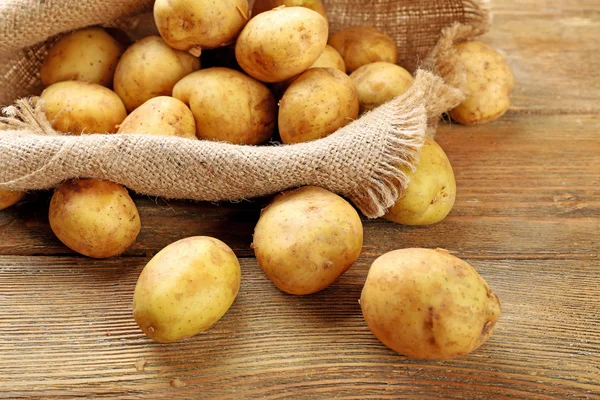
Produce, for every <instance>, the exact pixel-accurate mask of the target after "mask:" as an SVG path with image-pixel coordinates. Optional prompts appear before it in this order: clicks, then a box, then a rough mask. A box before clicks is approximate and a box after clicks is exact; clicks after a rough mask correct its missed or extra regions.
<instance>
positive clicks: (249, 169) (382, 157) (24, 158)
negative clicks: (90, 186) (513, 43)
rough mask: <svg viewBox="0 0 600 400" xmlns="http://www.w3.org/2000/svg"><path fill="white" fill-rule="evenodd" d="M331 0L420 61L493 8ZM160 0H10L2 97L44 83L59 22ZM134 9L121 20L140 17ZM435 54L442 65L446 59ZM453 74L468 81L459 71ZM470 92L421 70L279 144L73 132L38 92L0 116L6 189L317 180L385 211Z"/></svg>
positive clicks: (240, 185)
mask: <svg viewBox="0 0 600 400" xmlns="http://www.w3.org/2000/svg"><path fill="white" fill-rule="evenodd" d="M326 3H327V6H328V10H329V15H330V19H331V24H332V32H334V31H336V30H339V29H340V28H341V27H344V26H351V25H359V24H366V25H375V26H378V27H380V28H382V29H384V30H385V31H387V32H388V33H389V34H390V35H392V36H393V37H394V38H395V39H396V41H397V42H398V44H399V49H400V64H401V65H403V66H405V67H407V68H409V69H414V68H415V67H416V66H417V65H418V64H420V63H421V62H422V61H423V60H426V56H427V55H428V54H429V53H430V52H431V50H432V48H433V47H434V46H435V45H436V43H437V42H438V40H439V39H440V33H441V30H442V28H444V27H447V26H450V25H452V24H453V23H456V22H460V23H464V24H467V26H470V27H474V28H472V32H473V34H475V33H477V34H478V33H481V32H483V31H484V30H485V28H486V27H487V23H488V20H487V12H486V10H485V8H484V7H482V6H481V2H480V1H476V0H423V1H414V0H371V1H367V2H365V1H358V0H329V1H327V2H326ZM365 3H366V4H365ZM150 5H151V1H149V0H119V1H117V0H104V1H100V0H79V1H74V0H57V1H52V2H50V1H47V2H40V1H38V0H11V1H8V2H1V3H0V79H1V82H0V83H1V85H0V104H2V103H9V102H12V101H13V100H15V99H16V98H18V97H21V96H25V95H31V94H36V93H37V92H39V90H40V89H41V88H40V85H39V66H40V64H41V61H42V59H43V57H44V55H45V51H46V49H47V47H48V45H49V43H51V42H52V40H53V38H55V37H56V35H58V34H59V33H61V32H66V31H69V30H72V29H76V28H80V27H84V26H88V25H92V24H110V23H113V22H114V20H115V19H117V18H123V17H127V16H129V15H132V14H136V13H138V12H140V11H144V10H147V9H148V6H150ZM133 20H135V19H133ZM125 21H126V22H125V23H121V24H119V25H120V26H123V25H124V24H125V25H126V24H127V23H129V22H130V21H131V20H130V19H125ZM439 53H440V54H441V53H442V51H441V50H439ZM427 60H428V61H427V65H429V68H430V69H431V70H437V64H436V62H434V61H432V58H431V57H430V58H429V59H427ZM440 65H441V64H440ZM454 75H456V72H454ZM444 76H445V77H446V78H447V79H448V80H449V81H451V82H457V80H456V79H454V78H452V74H446V75H444ZM463 96H464V95H463V93H462V92H461V90H460V87H458V88H457V87H455V86H449V85H447V84H446V83H444V81H443V80H442V79H440V78H438V77H435V76H434V75H432V74H431V73H428V72H424V71H419V72H418V73H417V75H416V81H415V84H414V86H413V87H412V88H411V90H409V92H407V93H406V94H405V95H403V96H401V97H399V98H397V99H395V100H394V101H392V102H390V103H389V104H387V105H384V106H382V107H380V108H379V109H377V110H375V111H373V112H371V113H369V114H367V115H365V116H363V117H362V118H361V119H360V120H358V121H355V122H354V123H352V124H350V125H349V126H347V127H345V128H343V129H341V130H340V131H338V132H337V133H335V134H334V135H331V136H330V137H328V138H325V139H322V140H319V141H315V142H312V143H307V144H300V145H293V146H271V147H250V146H233V145H229V144H223V143H211V142H205V141H189V140H185V139H179V138H167V137H156V136H151V137H150V136H144V135H85V136H64V135H59V134H57V133H56V132H54V131H53V130H52V129H51V127H50V125H49V124H48V122H47V121H46V120H45V119H44V117H43V115H42V113H41V112H40V110H39V107H36V103H35V102H36V100H35V99H33V100H31V101H28V100H27V101H21V102H20V103H19V104H18V106H13V107H10V108H8V109H7V111H6V116H5V117H4V118H2V120H1V121H0V129H4V130H5V131H4V132H0V189H5V190H35V189H48V188H52V187H55V186H56V185H58V184H59V183H60V182H61V181H63V180H64V179H68V178H74V177H90V178H97V179H106V180H110V181H113V182H117V183H121V184H123V185H125V186H127V187H129V188H131V189H133V190H134V191H136V192H139V193H143V194H148V195H153V196H163V197H167V198H185V199H195V200H209V201H219V200H239V199H243V198H252V197H258V196H263V195H267V194H271V193H275V192H278V191H281V190H284V189H287V188H291V187H296V186H302V185H317V186H321V187H324V188H327V189H329V190H331V191H334V192H336V193H340V194H342V195H345V196H347V197H348V198H349V199H350V200H351V201H353V202H354V203H355V204H356V205H357V206H358V207H359V208H360V209H361V211H362V212H363V213H364V214H365V215H367V216H369V217H378V216H381V215H383V213H384V212H385V210H386V209H387V208H388V207H390V206H391V205H393V203H394V202H395V201H396V199H397V197H398V195H399V194H400V193H401V191H402V190H403V188H404V187H405V186H406V184H407V182H408V179H407V176H406V174H405V173H404V171H406V170H410V169H414V165H415V163H416V162H417V160H418V154H419V150H420V147H421V146H422V143H423V140H424V136H425V134H426V131H427V124H428V121H429V123H430V127H431V125H432V124H435V122H436V121H437V119H438V118H439V115H440V114H441V113H442V112H444V111H446V110H448V109H449V108H452V107H454V106H456V105H457V104H458V103H459V102H460V101H461V100H462V98H463Z"/></svg>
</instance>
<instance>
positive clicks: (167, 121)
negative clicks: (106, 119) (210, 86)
mask: <svg viewBox="0 0 600 400" xmlns="http://www.w3.org/2000/svg"><path fill="white" fill-rule="evenodd" d="M117 133H145V134H147V135H166V136H179V137H183V138H188V139H196V123H195V122H194V115H193V114H192V112H191V111H190V109H189V108H188V107H187V106H186V105H185V104H184V103H182V102H181V101H179V100H177V99H175V98H173V97H167V96H160V97H155V98H153V99H150V100H148V101H147V102H145V103H144V104H142V105H141V106H139V107H138V108H136V109H135V110H134V111H133V112H132V113H131V114H129V115H128V116H127V118H125V121H123V123H122V124H121V126H120V127H119V130H118V131H117Z"/></svg>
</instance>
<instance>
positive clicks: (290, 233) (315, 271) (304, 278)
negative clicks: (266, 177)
mask: <svg viewBox="0 0 600 400" xmlns="http://www.w3.org/2000/svg"><path fill="white" fill-rule="evenodd" d="M362 242H363V228H362V223H361V220H360V217H359V216H358V213H357V212H356V210H354V208H353V207H352V206H351V205H350V204H349V203H348V202H347V201H346V200H344V199H342V198H341V197H340V196H338V195H336V194H333V193H331V192H329V191H327V190H325V189H321V188H318V187H312V186H308V187H304V188H300V189H297V190H292V191H289V192H285V193H282V194H280V195H279V196H277V197H276V198H275V200H273V202H272V203H271V204H270V205H269V206H268V207H267V208H265V209H264V210H263V212H262V213H261V216H260V219H259V221H258V224H257V225H256V229H255V230H254V243H253V245H252V246H253V248H254V254H255V255H256V259H257V260H258V263H259V264H260V266H261V268H262V269H263V271H264V272H265V274H266V275H267V276H268V277H269V278H270V279H271V281H273V283H274V284H275V285H277V287H278V288H279V289H281V290H282V291H284V292H287V293H290V294H295V295H307V294H311V293H316V292H319V291H321V290H323V289H325V288H326V287H328V286H329V285H331V284H332V283H333V282H335V281H336V280H337V279H338V278H339V277H340V276H341V275H342V274H343V273H344V272H346V271H347V270H348V269H349V268H350V267H351V266H352V264H354V262H355V261H356V259H357V258H358V256H359V255H360V252H361V249H362Z"/></svg>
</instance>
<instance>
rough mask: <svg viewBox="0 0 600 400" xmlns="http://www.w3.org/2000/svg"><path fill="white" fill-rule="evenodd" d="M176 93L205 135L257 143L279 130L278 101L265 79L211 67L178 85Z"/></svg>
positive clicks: (244, 142)
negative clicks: (261, 81) (188, 108)
mask: <svg viewBox="0 0 600 400" xmlns="http://www.w3.org/2000/svg"><path fill="white" fill-rule="evenodd" d="M173 97H175V98H177V99H179V100H181V101H183V102H184V103H185V104H188V105H189V106H190V108H191V109H192V113H193V114H194V118H195V119H196V135H197V136H198V137H199V138H201V139H207V140H219V141H225V142H229V143H234V144H249V145H255V144H259V143H262V142H264V141H266V140H268V139H269V138H270V137H271V135H272V134H273V132H274V130H275V124H276V119H277V104H276V103H275V98H274V97H273V94H272V93H271V91H270V90H269V89H268V88H267V87H266V86H265V85H263V84H262V83H260V82H258V81H256V80H254V79H252V78H250V77H249V76H246V75H244V74H243V73H241V72H238V71H235V70H232V69H228V68H208V69H204V70H202V71H197V72H194V73H193V74H191V75H188V76H186V77H185V78H183V79H182V80H181V81H180V82H178V83H177V85H175V88H174V89H173Z"/></svg>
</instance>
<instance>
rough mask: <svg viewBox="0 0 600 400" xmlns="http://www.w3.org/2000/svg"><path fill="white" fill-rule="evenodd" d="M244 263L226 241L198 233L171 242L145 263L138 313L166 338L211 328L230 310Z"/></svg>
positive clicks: (158, 337) (152, 332)
mask: <svg viewBox="0 0 600 400" xmlns="http://www.w3.org/2000/svg"><path fill="white" fill-rule="evenodd" d="M241 273H242V271H241V268H240V263H239V261H238V259H237V257H236V256H235V254H234V253H233V251H232V250H231V249H230V248H229V247H228V246H227V245H226V244H225V243H223V242H221V241H220V240H217V239H213V238H209V237H192V238H187V239H183V240H180V241H178V242H176V243H173V244H170V245H169V246H167V247H165V248H164V249H163V250H161V251H160V252H159V253H158V254H157V255H156V256H154V257H153V258H152V260H150V262H149V263H148V264H147V265H146V266H145V267H144V270H143V271H142V274H141V275H140V277H139V279H138V282H137V285H136V286H135V292H134V295H133V316H134V318H135V321H136V322H137V324H138V325H139V327H140V328H141V329H142V331H143V332H144V333H145V334H146V335H147V336H148V337H150V338H151V339H152V340H155V341H157V342H161V343H171V342H176V341H179V340H182V339H185V338H189V337H192V336H195V335H197V334H199V333H200V332H203V331H205V330H206V329H208V328H210V327H211V326H212V325H213V324H215V323H216V322H217V321H218V320H219V319H221V317H223V315H225V313H226V312H227V311H228V310H229V308H230V307H231V305H232V304H233V301H234V300H235V298H236V296H237V294H238V292H239V290H240V281H241Z"/></svg>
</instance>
